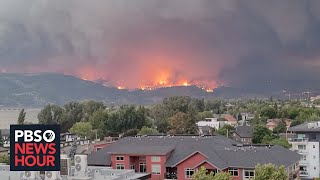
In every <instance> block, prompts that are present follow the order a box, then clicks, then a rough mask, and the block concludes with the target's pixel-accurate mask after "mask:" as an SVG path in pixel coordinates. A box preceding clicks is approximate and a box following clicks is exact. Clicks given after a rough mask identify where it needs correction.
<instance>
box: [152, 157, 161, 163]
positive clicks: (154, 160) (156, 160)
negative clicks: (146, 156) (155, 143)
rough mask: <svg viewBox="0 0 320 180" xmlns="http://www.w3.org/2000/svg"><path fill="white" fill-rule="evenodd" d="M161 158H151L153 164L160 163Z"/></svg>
mask: <svg viewBox="0 0 320 180" xmlns="http://www.w3.org/2000/svg"><path fill="white" fill-rule="evenodd" d="M160 161H161V159H160V156H151V162H160Z"/></svg>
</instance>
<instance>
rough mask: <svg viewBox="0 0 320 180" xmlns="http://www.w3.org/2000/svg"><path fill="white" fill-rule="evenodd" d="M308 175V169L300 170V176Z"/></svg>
mask: <svg viewBox="0 0 320 180" xmlns="http://www.w3.org/2000/svg"><path fill="white" fill-rule="evenodd" d="M307 176H309V173H308V171H300V177H307Z"/></svg>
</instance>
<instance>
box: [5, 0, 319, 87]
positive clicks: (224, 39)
mask: <svg viewBox="0 0 320 180" xmlns="http://www.w3.org/2000/svg"><path fill="white" fill-rule="evenodd" d="M319 39H320V2H319V1H318V0H268V1H256V0H243V1H237V0H197V1H195V0H94V1H87V0H68V1H63V0H55V1H52V0H29V1H25V0H0V71H3V72H61V73H66V74H74V75H77V76H80V77H84V78H88V79H104V80H106V81H109V82H110V83H111V84H115V85H119V84H123V85H124V86H126V87H130V88H135V87H139V86H141V85H143V84H154V83H158V82H160V81H163V80H168V81H171V82H175V83H177V82H180V81H182V80H187V81H188V82H191V83H193V82H194V83H202V84H208V86H209V87H213V86H216V85H217V84H218V85H221V84H225V85H229V86H236V87H253V86H254V87H257V88H266V87H271V88H291V87H296V86H301V87H305V88H308V87H320V85H316V84H315V83H317V84H319V76H320V71H319V68H320V58H319V57H320V54H319V53H320V51H319V50H320V41H319Z"/></svg>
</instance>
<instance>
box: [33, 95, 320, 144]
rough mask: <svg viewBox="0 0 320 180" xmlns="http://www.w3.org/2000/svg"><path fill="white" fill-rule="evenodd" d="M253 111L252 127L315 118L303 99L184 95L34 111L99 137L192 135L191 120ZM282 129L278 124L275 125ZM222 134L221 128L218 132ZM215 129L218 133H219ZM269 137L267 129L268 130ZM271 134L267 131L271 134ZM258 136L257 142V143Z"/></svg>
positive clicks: (314, 111) (75, 130)
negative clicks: (141, 102)
mask: <svg viewBox="0 0 320 180" xmlns="http://www.w3.org/2000/svg"><path fill="white" fill-rule="evenodd" d="M226 113H228V114H231V115H232V116H234V117H235V118H236V119H238V120H240V119H241V113H251V114H254V119H253V120H252V121H251V123H252V125H254V126H255V127H260V126H264V125H265V123H266V121H267V119H269V118H280V119H281V118H282V119H285V118H290V119H293V123H292V124H293V125H297V124H300V123H303V122H305V121H312V120H319V119H320V118H319V117H320V110H319V109H318V108H315V107H306V105H305V104H304V102H285V101H279V100H275V101H274V100H273V99H272V98H270V100H205V99H195V98H191V97H187V96H177V97H168V98H165V99H163V101H162V102H161V103H158V104H155V105H152V106H146V107H144V106H134V105H122V106H118V107H114V106H106V105H105V104H103V103H102V102H96V101H85V102H70V103H67V104H65V105H64V106H58V105H47V106H45V107H44V108H43V109H42V110H41V112H40V113H39V114H38V119H39V123H41V124H60V125H61V128H62V129H61V130H62V132H68V131H69V132H73V133H76V134H78V135H80V136H87V137H95V136H96V135H98V136H99V137H103V136H108V135H111V136H117V135H119V134H124V135H135V134H138V133H139V134H155V133H164V134H167V133H172V134H196V133H197V127H196V124H195V123H196V122H197V121H199V120H203V119H204V118H210V117H213V116H214V114H226ZM276 131H277V132H275V133H281V132H283V131H285V129H283V125H281V126H280V128H277V129H276ZM220 132H221V134H223V133H224V129H221V130H220ZM218 133H219V132H218ZM268 135H269V132H268ZM270 136H271V135H270ZM261 142H262V139H259V140H258V141H257V143H261Z"/></svg>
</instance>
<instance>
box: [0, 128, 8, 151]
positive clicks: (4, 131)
mask: <svg viewBox="0 0 320 180" xmlns="http://www.w3.org/2000/svg"><path fill="white" fill-rule="evenodd" d="M0 136H1V137H2V141H3V147H5V148H9V147H10V129H1V134H0Z"/></svg>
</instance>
